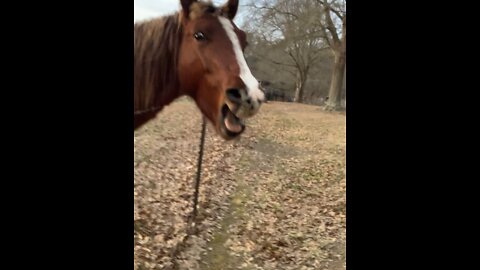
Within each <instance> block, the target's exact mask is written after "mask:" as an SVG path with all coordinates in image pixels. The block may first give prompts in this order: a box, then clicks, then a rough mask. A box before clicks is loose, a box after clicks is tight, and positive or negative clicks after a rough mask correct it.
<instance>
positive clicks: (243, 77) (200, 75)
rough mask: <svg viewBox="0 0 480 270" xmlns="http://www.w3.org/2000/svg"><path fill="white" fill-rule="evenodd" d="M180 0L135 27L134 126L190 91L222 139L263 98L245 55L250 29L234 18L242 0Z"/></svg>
mask: <svg viewBox="0 0 480 270" xmlns="http://www.w3.org/2000/svg"><path fill="white" fill-rule="evenodd" d="M180 2H181V6H182V10H181V11H180V12H178V13H175V14H173V15H170V16H166V17H162V18H158V19H153V20H150V21H146V22H143V23H137V24H135V26H134V28H135V32H134V35H135V37H134V58H135V59H134V68H135V79H134V96H135V98H134V108H135V111H134V129H137V128H138V127H140V126H142V125H143V124H145V123H146V122H148V121H149V120H151V119H152V118H154V117H155V115H156V114H157V113H158V112H160V111H161V110H162V108H163V107H164V106H165V105H168V104H169V103H170V102H172V101H173V100H175V99H176V98H177V97H180V96H184V95H186V96H190V97H191V98H193V99H194V100H195V102H196V104H197V106H198V108H199V109H200V111H201V112H202V113H203V115H204V116H205V117H206V118H207V119H208V120H209V121H210V122H211V123H212V124H213V126H214V127H215V129H216V130H217V132H218V133H219V134H220V135H221V136H222V137H223V138H224V139H227V140H228V139H232V138H235V137H237V136H238V135H240V134H241V133H242V132H243V131H244V130H245V125H244V123H243V119H245V118H248V117H251V116H253V115H255V113H257V112H258V109H259V107H260V105H261V103H262V101H263V100H264V93H263V92H262V91H261V90H260V87H259V83H258V81H257V80H256V79H255V77H253V75H252V73H251V72H250V69H249V68H248V66H247V63H246V61H245V58H244V55H243V51H244V50H245V47H246V46H247V40H246V34H245V32H243V31H242V30H240V29H239V28H238V27H237V26H236V25H235V24H234V23H233V21H232V20H233V18H234V17H235V14H236V13H237V8H238V0H229V1H228V2H227V3H226V4H225V5H224V6H223V7H215V6H213V5H212V4H211V3H206V2H201V1H196V0H181V1H180Z"/></svg>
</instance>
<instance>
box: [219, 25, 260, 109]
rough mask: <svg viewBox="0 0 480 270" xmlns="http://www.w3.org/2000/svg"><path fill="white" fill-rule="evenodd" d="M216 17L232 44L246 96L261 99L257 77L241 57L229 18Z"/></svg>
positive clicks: (240, 49) (240, 50) (241, 53)
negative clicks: (245, 88)
mask: <svg viewBox="0 0 480 270" xmlns="http://www.w3.org/2000/svg"><path fill="white" fill-rule="evenodd" d="M218 19H219V21H220V23H221V24H222V26H223V29H225V31H226V32H227V36H228V37H229V39H230V41H231V42H232V44H233V51H234V52H235V56H236V58H237V62H238V66H239V67H240V79H242V81H243V83H244V84H245V85H246V87H247V92H248V96H249V97H251V98H252V99H253V100H255V101H259V100H262V101H263V100H264V99H265V95H264V93H263V92H262V91H261V90H260V88H259V85H258V81H257V79H255V77H253V75H252V72H250V68H249V67H248V65H247V61H245V57H243V52H242V48H241V47H240V41H239V40H238V37H237V34H235V31H234V29H233V25H232V23H231V22H230V20H228V19H227V18H224V17H218Z"/></svg>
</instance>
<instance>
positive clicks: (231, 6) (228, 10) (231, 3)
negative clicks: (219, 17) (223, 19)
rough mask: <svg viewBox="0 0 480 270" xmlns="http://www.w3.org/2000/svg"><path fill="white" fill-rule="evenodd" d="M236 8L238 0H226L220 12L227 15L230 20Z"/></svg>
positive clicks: (235, 12) (233, 16)
mask: <svg viewBox="0 0 480 270" xmlns="http://www.w3.org/2000/svg"><path fill="white" fill-rule="evenodd" d="M237 10H238V0H228V2H227V3H226V4H225V5H224V6H223V7H222V14H225V15H227V17H228V18H229V19H230V20H233V18H235V15H236V14H237Z"/></svg>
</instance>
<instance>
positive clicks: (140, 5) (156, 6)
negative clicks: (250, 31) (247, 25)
mask: <svg viewBox="0 0 480 270" xmlns="http://www.w3.org/2000/svg"><path fill="white" fill-rule="evenodd" d="M226 2H227V0H213V3H214V4H215V5H216V6H219V5H222V4H224V3H226ZM241 9H242V7H239V15H240V12H241ZM178 10H180V0H133V14H134V22H137V21H143V20H146V19H151V18H154V17H158V16H163V15H167V14H171V13H173V12H175V11H178ZM241 17H242V16H241V15H240V16H237V17H235V23H237V24H239V23H241V21H242V20H241V19H242V18H241Z"/></svg>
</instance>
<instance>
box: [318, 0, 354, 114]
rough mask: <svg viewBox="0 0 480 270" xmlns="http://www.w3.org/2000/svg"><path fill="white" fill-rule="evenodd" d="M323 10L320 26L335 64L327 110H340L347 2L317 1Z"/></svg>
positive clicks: (343, 76) (343, 77) (344, 59)
mask: <svg viewBox="0 0 480 270" xmlns="http://www.w3.org/2000/svg"><path fill="white" fill-rule="evenodd" d="M316 1H317V3H318V4H320V5H321V6H322V8H323V11H324V12H323V13H322V16H321V17H319V18H318V21H317V23H318V26H319V27H320V29H321V30H322V32H323V36H324V38H325V41H326V42H327V43H328V45H329V47H330V48H331V49H332V51H333V54H334V56H335V62H334V67H333V72H332V81H331V84H330V91H329V98H328V101H327V103H326V106H325V109H326V110H336V109H339V108H340V105H341V97H342V90H343V83H344V80H345V70H346V48H347V47H346V45H347V35H346V32H347V31H346V30H347V16H346V1H345V0H343V1H339V0H333V1H332V0H331V1H328V0H316Z"/></svg>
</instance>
